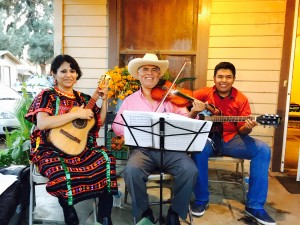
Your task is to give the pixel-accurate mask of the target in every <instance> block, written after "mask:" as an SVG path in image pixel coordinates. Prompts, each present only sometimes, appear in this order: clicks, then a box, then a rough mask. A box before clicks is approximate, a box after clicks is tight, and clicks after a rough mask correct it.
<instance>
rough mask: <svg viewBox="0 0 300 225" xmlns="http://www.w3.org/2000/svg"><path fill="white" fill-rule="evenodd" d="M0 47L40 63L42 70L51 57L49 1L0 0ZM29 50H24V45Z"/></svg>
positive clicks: (50, 4) (51, 23)
mask: <svg viewBox="0 0 300 225" xmlns="http://www.w3.org/2000/svg"><path fill="white" fill-rule="evenodd" d="M0 13H1V16H0V29H1V30H0V50H9V51H10V52H12V53H13V54H14V55H16V56H17V57H19V58H26V56H27V55H28V57H29V61H31V62H32V63H35V64H39V65H40V67H41V71H42V73H45V65H46V63H48V61H49V60H51V59H52V57H53V54H54V51H53V46H54V44H53V34H54V32H53V2H52V0H35V1H32V0H1V1H0ZM26 45H27V46H28V47H29V48H28V52H24V50H25V49H26V48H25V46H26Z"/></svg>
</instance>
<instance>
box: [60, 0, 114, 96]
mask: <svg viewBox="0 0 300 225" xmlns="http://www.w3.org/2000/svg"><path fill="white" fill-rule="evenodd" d="M55 6H56V7H57V8H59V9H61V10H55V15H56V12H59V11H61V14H62V24H61V25H60V26H61V30H62V34H61V36H57V37H56V41H57V43H60V42H61V47H60V46H59V44H57V45H56V48H57V49H59V47H60V52H62V53H64V54H69V55H71V56H73V57H74V58H76V60H77V61H78V63H79V65H80V67H81V69H82V72H83V76H82V78H81V79H80V80H79V81H78V82H77V84H76V86H75V88H76V89H77V90H79V91H83V92H85V93H88V94H93V92H94V90H95V88H96V87H97V81H98V80H99V78H100V77H101V75H103V74H104V73H105V72H106V71H107V70H108V52H109V51H108V11H107V1H106V0H104V1H103V0H92V1H85V0H64V1H56V3H55ZM56 16H58V18H60V17H61V15H56ZM56 16H55V18H57V17H56ZM58 23H59V22H58ZM56 52H58V51H56Z"/></svg>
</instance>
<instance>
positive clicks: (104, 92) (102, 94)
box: [98, 87, 108, 101]
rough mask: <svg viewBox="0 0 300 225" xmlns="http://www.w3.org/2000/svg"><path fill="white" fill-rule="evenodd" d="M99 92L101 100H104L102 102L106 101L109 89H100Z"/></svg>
mask: <svg viewBox="0 0 300 225" xmlns="http://www.w3.org/2000/svg"><path fill="white" fill-rule="evenodd" d="M98 92H99V96H100V97H99V98H100V99H102V101H106V100H107V96H108V88H107V87H104V88H98Z"/></svg>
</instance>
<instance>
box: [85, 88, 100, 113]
mask: <svg viewBox="0 0 300 225" xmlns="http://www.w3.org/2000/svg"><path fill="white" fill-rule="evenodd" d="M98 98H99V92H98V88H97V89H96V90H95V92H94V94H93V95H92V97H91V99H90V100H89V102H88V103H87V105H86V106H85V107H84V108H86V109H92V108H93V107H94V105H95V104H96V102H97V100H98Z"/></svg>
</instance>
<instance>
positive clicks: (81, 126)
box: [48, 75, 109, 156]
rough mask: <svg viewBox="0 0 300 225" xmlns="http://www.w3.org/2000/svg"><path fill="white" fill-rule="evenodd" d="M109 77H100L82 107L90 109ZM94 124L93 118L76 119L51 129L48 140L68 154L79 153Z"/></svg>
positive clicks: (72, 110) (76, 108) (73, 109)
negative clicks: (87, 100) (92, 92)
mask: <svg viewBox="0 0 300 225" xmlns="http://www.w3.org/2000/svg"><path fill="white" fill-rule="evenodd" d="M108 82H109V78H107V76H106V75H104V76H102V77H101V78H100V81H99V83H98V87H97V89H96V90H95V92H94V94H93V95H92V97H91V99H90V100H89V102H88V103H87V105H86V106H85V107H84V108H85V109H92V108H93V107H94V105H95V103H96V102H97V100H98V98H99V97H100V94H99V92H98V90H99V89H101V88H103V87H106V86H107V85H108ZM78 108H79V106H75V107H73V108H72V109H71V110H70V112H76V111H77V110H78ZM94 125H95V118H92V119H91V120H87V119H76V120H73V121H71V122H69V123H67V124H65V125H63V126H60V127H56V128H53V129H51V131H50V133H49V136H48V140H49V141H50V142H51V143H52V144H53V145H54V146H55V147H56V148H58V149H59V150H60V151H62V152H64V153H66V154H68V155H73V156H75V155H79V154H80V153H82V152H83V150H84V149H85V147H86V144H87V138H88V133H89V131H90V130H91V129H92V127H93V126H94Z"/></svg>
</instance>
